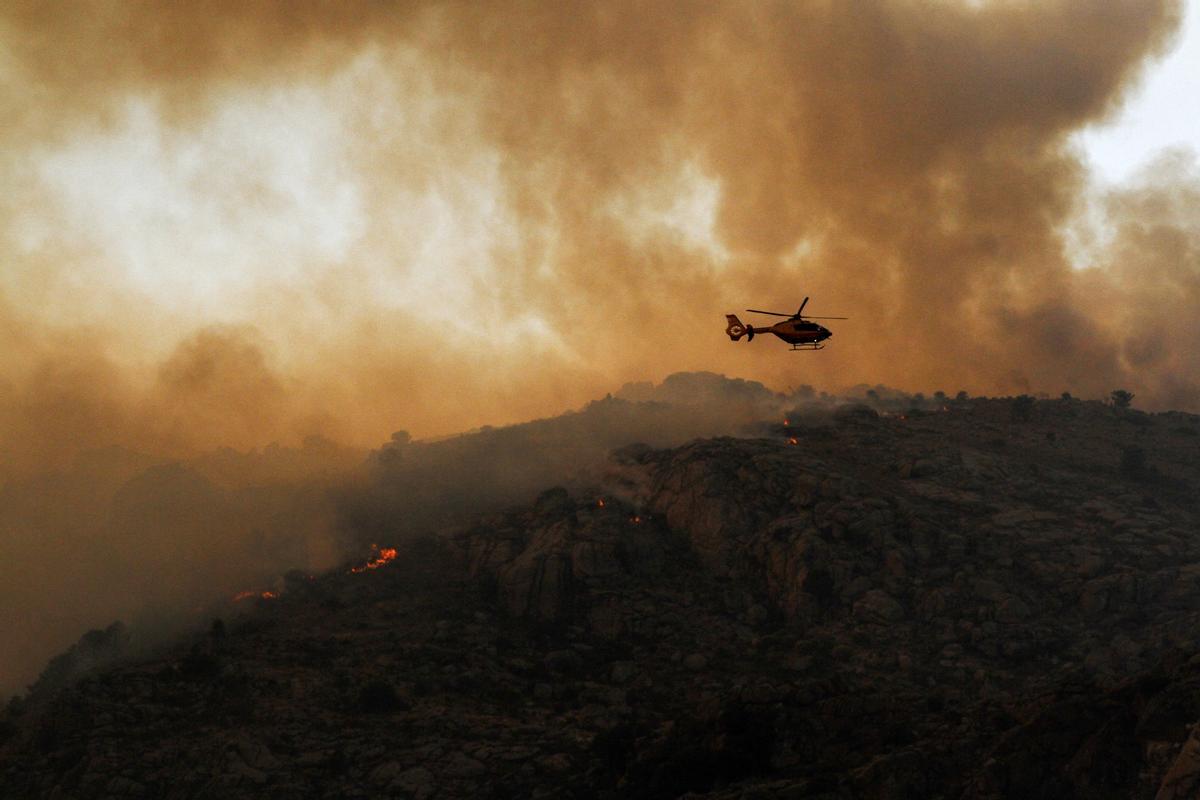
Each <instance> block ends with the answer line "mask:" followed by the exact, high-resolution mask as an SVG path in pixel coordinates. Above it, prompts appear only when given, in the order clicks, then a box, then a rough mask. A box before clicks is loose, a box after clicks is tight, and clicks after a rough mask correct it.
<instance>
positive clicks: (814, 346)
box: [792, 342, 825, 350]
mask: <svg viewBox="0 0 1200 800" xmlns="http://www.w3.org/2000/svg"><path fill="white" fill-rule="evenodd" d="M792 349H793V350H824V349H825V345H823V344H820V343H819V342H805V343H804V344H794V345H792Z"/></svg>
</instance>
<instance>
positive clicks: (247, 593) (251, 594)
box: [233, 589, 279, 603]
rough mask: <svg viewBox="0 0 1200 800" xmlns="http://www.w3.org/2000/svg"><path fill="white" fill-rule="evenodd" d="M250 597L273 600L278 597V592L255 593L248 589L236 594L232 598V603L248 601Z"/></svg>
mask: <svg viewBox="0 0 1200 800" xmlns="http://www.w3.org/2000/svg"><path fill="white" fill-rule="evenodd" d="M251 597H261V598H262V599H263V600H274V599H275V598H276V597H279V592H272V591H265V592H256V591H254V590H253V589H248V590H246V591H244V592H238V593H237V594H235V595H234V596H233V602H235V603H240V602H241V601H243V600H249V599H250V598H251Z"/></svg>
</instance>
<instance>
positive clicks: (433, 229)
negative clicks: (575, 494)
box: [0, 0, 1200, 613]
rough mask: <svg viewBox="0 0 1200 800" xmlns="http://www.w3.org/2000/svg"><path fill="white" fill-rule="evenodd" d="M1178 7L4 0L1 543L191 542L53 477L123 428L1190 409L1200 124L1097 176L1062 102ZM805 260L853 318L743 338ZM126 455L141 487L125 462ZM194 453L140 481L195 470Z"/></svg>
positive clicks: (1092, 87)
mask: <svg viewBox="0 0 1200 800" xmlns="http://www.w3.org/2000/svg"><path fill="white" fill-rule="evenodd" d="M1180 13H1181V12H1180V7H1179V4H1178V3H1177V2H1174V0H1123V1H1122V2H1111V3H1095V2H1091V0H1054V1H1052V2H1041V3H1026V2H1015V1H1014V2H1007V1H1005V0H1001V1H999V2H991V3H974V2H961V3H960V2H951V1H950V0H947V2H938V3H933V4H931V3H929V2H924V1H921V2H917V0H911V1H906V0H895V1H894V2H888V1H887V0H877V1H875V2H868V1H867V0H861V1H859V0H855V1H854V2H836V3H834V2H813V3H783V2H778V3H776V2H759V3H749V4H715V5H714V4H711V3H689V2H679V3H671V4H651V5H646V4H635V3H628V4H625V3H604V4H597V5H593V4H573V3H557V2H555V3H537V2H529V3H520V4H516V5H504V6H498V5H491V4H476V3H454V2H445V3H399V2H398V3H375V2H371V3H367V2H364V3H321V2H313V3H303V4H297V3H274V2H272V3H258V4H244V3H233V2H209V3H202V4H178V3H166V2H151V1H150V0H146V1H145V2H125V3H110V2H103V1H102V0H96V2H92V3H83V4H76V5H75V6H73V7H72V8H71V9H70V10H69V11H66V10H63V9H60V8H57V7H55V6H53V5H44V4H37V3H24V2H16V3H8V4H6V5H5V8H4V10H3V11H0V53H3V54H4V55H3V56H0V114H3V118H4V119H5V125H4V126H3V128H2V129H0V181H2V182H3V185H4V186H5V187H6V191H5V192H4V195H3V196H2V197H0V222H2V223H3V224H2V226H0V264H3V267H0V481H2V482H4V483H3V485H6V486H7V487H8V488H7V489H6V490H5V491H6V492H8V493H9V495H10V497H15V498H20V499H21V502H20V503H18V505H19V506H20V509H21V510H20V511H19V513H17V512H14V513H13V515H12V516H11V519H13V520H16V522H13V523H12V525H13V526H15V527H12V528H10V529H9V532H7V533H6V534H5V536H6V540H5V541H6V542H11V541H15V540H17V541H20V542H22V543H23V544H21V547H27V546H28V547H31V548H32V550H30V552H33V551H36V550H39V548H41V547H42V546H43V545H42V544H39V545H36V546H33V545H28V543H30V542H34V541H39V542H42V543H44V545H45V549H47V550H50V549H53V548H52V547H51V543H53V542H54V541H55V539H54V537H55V536H56V535H58V534H56V533H55V531H59V530H62V529H64V528H65V529H69V530H72V531H76V532H77V535H76V534H72V536H71V537H68V539H69V540H70V541H71V542H75V541H79V540H80V537H83V538H84V539H87V540H88V541H94V542H96V543H97V546H101V547H114V548H116V549H117V550H119V551H120V553H119V554H118V555H115V556H114V558H119V559H126V560H127V561H128V563H137V562H138V559H139V558H141V556H140V555H138V554H139V553H142V552H143V550H144V551H145V552H148V553H153V552H155V551H156V548H159V547H161V546H163V545H161V544H160V543H161V542H169V541H170V536H169V535H167V534H165V533H164V534H160V535H156V534H154V533H151V532H149V529H150V528H154V527H155V526H154V525H153V524H151V523H152V520H148V519H144V518H142V517H141V516H139V514H133V515H132V516H129V517H122V518H120V519H114V520H107V519H105V520H91V519H88V518H89V515H90V514H91V513H92V511H91V509H93V508H94V506H93V505H90V504H89V503H88V502H85V501H84V500H72V499H70V498H72V497H74V496H75V495H74V494H72V491H73V490H68V489H63V488H61V487H60V488H56V486H57V484H55V483H54V481H55V480H60V481H62V482H64V485H67V486H77V485H82V484H78V483H77V482H76V481H75V477H73V476H76V475H77V473H78V471H79V470H81V469H85V468H86V467H85V466H81V465H82V464H84V462H86V461H87V458H84V457H83V456H82V455H81V454H83V453H87V452H91V451H94V450H96V449H98V448H110V452H112V453H126V452H128V453H137V454H140V455H138V458H139V459H141V458H143V457H144V458H148V459H151V460H152V461H153V462H154V463H162V464H164V465H165V464H167V463H171V462H177V461H182V462H183V463H184V464H185V465H189V464H192V463H193V462H194V461H195V460H196V459H200V458H201V457H202V455H203V454H205V453H208V452H210V451H211V450H212V449H213V448H218V447H223V446H233V447H237V448H241V449H242V450H245V449H247V448H254V447H259V448H261V447H264V446H266V445H268V444H269V443H270V442H275V441H277V442H281V443H282V444H283V447H284V448H285V449H284V451H280V452H286V453H290V454H292V455H295V457H296V458H302V456H300V455H296V454H299V453H302V452H305V451H307V450H311V449H312V448H313V447H317V443H319V442H320V441H321V439H319V438H313V437H325V438H326V439H328V440H332V441H336V442H345V443H347V444H348V445H349V446H351V447H358V448H363V449H365V448H370V447H374V446H376V445H377V444H378V443H379V442H380V441H384V440H386V438H387V437H388V435H389V434H390V433H391V432H392V431H394V430H396V429H399V428H403V429H406V430H409V431H411V432H413V434H415V435H417V436H429V435H436V434H444V433H450V432H453V431H459V430H464V429H469V428H473V427H477V426H480V425H484V424H494V425H500V424H505V423H509V422H515V421H519V420H526V419H531V418H535V417H539V416H546V415H549V414H553V413H558V412H559V411H561V410H562V409H563V408H571V407H579V406H581V405H582V404H583V403H585V402H586V401H588V400H590V399H592V398H594V397H598V396H601V395H603V394H604V393H605V392H606V391H608V390H609V389H610V388H611V387H613V386H619V385H621V384H622V383H624V382H626V381H644V380H658V379H660V378H661V377H662V376H663V375H666V374H668V373H671V372H676V371H680V370H713V371H717V372H725V373H728V374H735V375H743V376H747V377H749V378H753V379H756V380H759V381H762V382H764V383H766V384H767V385H770V386H775V387H781V388H786V387H790V386H795V385H798V384H801V383H807V384H815V385H819V386H825V387H829V388H836V387H841V386H849V385H852V384H856V383H867V384H876V383H885V384H888V385H892V386H897V387H899V388H902V389H909V390H923V391H930V390H931V389H934V388H941V389H944V390H946V391H950V392H953V391H956V390H958V389H968V390H969V391H971V392H976V393H977V392H983V393H995V392H1000V393H1008V392H1014V391H1048V392H1058V391H1063V390H1069V391H1071V392H1073V393H1075V394H1078V395H1082V396H1098V395H1102V394H1106V393H1107V392H1108V391H1110V390H1111V389H1113V388H1115V387H1117V386H1121V387H1125V388H1127V389H1129V390H1131V391H1133V392H1135V393H1136V395H1137V397H1138V401H1139V404H1140V405H1143V406H1145V407H1150V408H1153V407H1166V406H1170V407H1176V408H1182V409H1192V410H1194V409H1196V408H1197V407H1198V406H1200V395H1198V394H1197V392H1198V391H1200V386H1197V384H1196V382H1195V379H1194V378H1193V377H1192V376H1194V375H1195V374H1197V371H1198V370H1197V368H1198V367H1200V325H1198V324H1197V322H1196V320H1197V319H1200V314H1198V313H1197V312H1198V311H1200V296H1198V291H1200V290H1198V289H1197V286H1198V285H1200V284H1198V281H1197V275H1198V274H1200V229H1198V224H1197V222H1196V220H1198V219H1200V215H1198V214H1197V211H1200V170H1198V169H1197V166H1196V162H1195V157H1194V155H1191V154H1187V153H1175V154H1168V155H1166V156H1164V157H1163V160H1162V161H1160V162H1159V163H1158V164H1157V165H1155V166H1152V167H1150V168H1149V169H1147V171H1146V172H1144V173H1143V174H1142V175H1141V176H1140V177H1139V178H1138V179H1137V180H1136V181H1135V182H1134V183H1133V184H1131V185H1129V186H1125V187H1120V188H1117V189H1115V190H1111V191H1100V190H1098V189H1096V188H1095V187H1094V186H1093V185H1092V183H1091V181H1090V179H1089V175H1088V172H1087V169H1086V165H1085V164H1084V163H1083V162H1082V161H1081V156H1080V154H1079V153H1078V152H1077V151H1076V150H1075V149H1074V148H1073V147H1072V145H1071V138H1070V137H1071V135H1072V134H1073V133H1074V132H1075V131H1077V130H1078V129H1079V128H1081V127H1082V126H1084V125H1087V124H1089V123H1093V122H1096V121H1098V120H1101V119H1103V118H1104V117H1105V116H1106V115H1107V114H1110V113H1112V112H1113V111H1114V110H1115V109H1117V108H1118V107H1119V106H1120V104H1121V102H1122V100H1123V98H1124V96H1125V94H1126V92H1127V91H1128V90H1129V89H1130V87H1131V86H1133V85H1135V83H1136V81H1137V79H1138V77H1139V75H1140V74H1141V72H1142V70H1143V69H1144V68H1145V67H1146V65H1147V64H1148V63H1149V61H1150V59H1152V58H1153V57H1154V56H1156V55H1157V54H1160V53H1162V52H1163V51H1164V49H1165V48H1166V47H1167V46H1168V45H1169V44H1170V41H1171V37H1172V35H1173V34H1174V32H1175V31H1176V29H1177V27H1178V25H1179V18H1180ZM804 295H811V296H812V297H813V301H812V303H811V304H810V306H809V309H808V310H809V311H811V313H814V314H843V315H847V316H850V317H851V319H850V320H849V321H847V322H844V323H840V324H838V325H837V326H836V327H835V329H834V330H835V336H834V338H833V340H832V342H831V344H832V346H831V348H830V349H828V350H826V351H825V352H823V353H821V354H807V355H806V356H805V357H803V358H799V357H797V356H795V355H793V354H789V353H786V352H785V351H783V350H782V346H779V347H772V346H771V344H772V343H771V342H770V341H756V342H754V344H753V345H746V344H745V343H739V344H736V345H735V344H732V343H730V342H729V341H728V340H727V339H726V338H725V337H724V335H723V334H722V331H723V329H724V322H723V314H725V313H728V312H732V311H737V310H739V309H741V308H745V307H747V306H753V307H758V308H763V307H767V308H772V307H778V308H777V309H776V310H790V309H793V308H795V307H796V305H798V303H799V301H800V299H801V298H802V297H803V296H804ZM810 356H811V357H810ZM306 440H307V441H308V442H309V444H308V445H305V444H303V443H304V442H305V441H306ZM112 448H116V449H112ZM335 449H336V448H335ZM339 452H340V451H339ZM347 452H353V451H347ZM289 457H290V456H289ZM123 458H124V456H121V457H119V458H117V459H116V461H117V462H121V460H122V459H123ZM334 460H335V461H338V463H345V462H347V461H353V459H351V458H349V457H347V458H345V459H341V457H340V456H339V457H338V458H336V459H334ZM145 466H146V465H143V464H141V462H139V467H138V469H139V471H140V470H142V469H144V468H145ZM95 469H98V470H99V471H100V473H102V474H103V475H104V476H110V473H111V476H110V477H103V479H102V480H101V479H99V478H97V479H96V480H101V482H102V483H105V485H110V484H111V486H112V487H116V486H118V485H123V480H124V479H127V478H128V477H130V475H129V474H127V473H128V469H131V468H127V467H122V466H120V465H119V464H118V463H113V464H108V463H107V462H106V464H105V466H103V468H100V467H95ZM163 469H167V470H168V471H167V472H164V473H162V474H161V475H159V476H158V478H156V479H155V480H162V481H164V482H165V483H164V484H163V485H161V486H160V485H159V484H158V483H155V482H153V481H152V482H151V484H150V488H146V489H145V491H146V495H145V498H144V499H145V501H146V502H147V503H149V502H150V498H152V497H153V496H155V495H157V494H163V495H164V496H166V495H169V494H170V492H171V491H173V490H172V489H170V487H169V486H168V484H169V485H170V486H183V485H185V484H188V481H189V480H191V478H190V477H188V474H176V473H172V472H170V471H169V468H168V467H166V466H164V467H163ZM183 469H185V472H186V470H188V469H194V467H190V466H185V467H184V468H183ZM48 471H49V472H54V471H57V472H56V473H55V474H56V475H57V477H56V478H52V479H51V478H46V477H45V476H46V474H47V472H48ZM306 474H307V473H306ZM201 475H202V477H204V480H206V481H214V480H216V479H215V478H214V477H211V476H208V475H206V474H205V473H201ZM119 478H120V479H119ZM88 480H89V481H92V480H93V479H92V478H89V479H88ZM288 480H289V481H290V483H289V484H288V485H289V486H292V487H293V488H294V487H296V486H299V485H301V484H302V483H303V480H301V479H300V478H297V477H296V476H294V475H293V476H291V477H290V478H289V479H288ZM304 480H307V478H304ZM46 481H49V482H48V483H47V482H46ZM85 483H86V482H85ZM218 483H219V482H218ZM250 483H252V482H247V481H242V480H241V479H240V478H239V479H238V480H232V479H231V480H229V481H228V482H227V483H226V484H225V486H226V488H225V489H222V490H221V491H224V492H232V494H231V495H228V496H226V495H222V497H224V498H225V499H224V500H220V499H217V500H213V499H212V498H210V499H209V500H206V501H204V502H205V504H206V505H212V506H215V507H221V508H227V512H222V513H227V514H228V516H227V518H226V520H227V522H223V523H221V524H220V525H216V526H215V527H214V528H213V529H212V530H213V531H217V530H218V529H219V533H217V532H213V533H212V534H211V535H212V536H215V537H218V538H219V537H220V536H228V537H230V538H229V539H228V542H229V543H230V547H233V544H232V543H233V542H235V541H236V542H242V541H244V538H243V537H244V535H245V536H249V535H251V534H250V533H247V531H248V530H249V528H248V527H247V526H250V527H253V526H252V525H250V523H249V521H248V520H249V519H250V518H252V517H254V514H255V513H257V512H253V511H251V510H248V507H247V506H244V505H238V503H239V502H241V500H239V499H236V498H241V497H242V495H239V494H238V493H237V490H236V489H235V488H233V487H238V486H246V485H249V484H250ZM88 485H89V486H90V485H91V484H90V483H88ZM188 485H190V484H188ZM192 488H195V489H197V490H199V485H198V484H197V485H195V486H193V487H192ZM114 490H115V488H114ZM88 491H91V490H90V489H89V490H88ZM180 491H181V492H183V490H182V489H180ZM289 491H290V490H289ZM296 491H299V490H296ZM183 493H184V494H186V495H188V496H190V494H189V493H188V492H183ZM301 494H302V495H303V493H301ZM231 498H234V499H231ZM293 499H296V498H293ZM210 501H211V502H210ZM14 502H15V501H14ZM257 502H258V501H257V500H256V501H255V503H257ZM279 502H280V503H282V502H283V501H279ZM297 502H306V501H302V500H300V499H297ZM227 503H231V504H232V505H226V504H227ZM285 505H286V504H285ZM135 506H137V507H139V508H141V507H142V506H141V505H139V504H135ZM255 507H256V508H257V506H255ZM263 507H264V508H266V507H274V506H271V503H267V505H266V506H263ZM71 508H74V509H76V510H77V512H78V513H76V514H74V515H73V516H72V515H70V514H67V513H66V512H65V511H63V512H62V513H61V514H60V513H59V512H58V511H55V509H71ZM264 513H265V512H264ZM289 513H290V512H289ZM64 515H65V516H68V517H71V518H70V519H64V518H63V516H64ZM165 516H170V515H165ZM316 516H317V517H318V518H319V517H320V515H319V514H318V515H316ZM184 517H185V518H186V515H184ZM81 520H86V521H82V522H81ZM122 520H124V521H123V522H122ZM238 520H240V521H238ZM181 524H185V523H181ZM186 524H190V523H186ZM208 524H209V523H207V522H206V523H204V525H208ZM112 526H117V527H118V528H121V529H122V530H125V531H126V533H124V534H119V533H115V532H114V530H115V529H114V528H113V527H112ZM122 526H124V527H123V528H122ZM170 528H171V525H165V527H164V528H163V530H166V531H169V530H170ZM201 529H203V530H204V531H206V532H205V533H204V534H203V535H199V536H197V537H196V541H204V540H205V537H206V536H209V535H210V534H209V532H208V531H209V528H207V527H204V526H200V527H197V528H196V530H201ZM12 531H20V532H21V533H20V535H18V534H16V533H13V532H12ZM30 531H38V532H39V533H38V534H37V536H33V535H31V534H30V533H29V532H30ZM84 532H86V534H85V533H84ZM122 536H124V537H125V538H121V537H122ZM37 537H42V538H41V539H38V538H37ZM140 537H145V538H144V539H143V538H140ZM111 542H123V544H121V545H120V546H118V545H115V544H111ZM5 546H12V545H5ZM237 546H239V547H240V546H241V545H237ZM197 548H198V549H197V551H196V553H195V557H196V558H204V557H207V556H208V555H210V554H211V553H214V552H218V551H220V552H222V553H225V552H227V551H226V550H222V549H221V548H219V547H215V546H214V549H212V550H206V549H205V548H204V547H201V546H200V545H197ZM234 549H236V548H234ZM301 549H303V548H301ZM228 552H232V551H228ZM27 560H28V554H27V556H26V561H27ZM318 560H319V559H318ZM26 561H22V562H21V563H26ZM8 563H16V562H12V561H9V562H8ZM148 563H153V559H151V561H150V562H148ZM180 579H181V580H182V578H180ZM30 580H31V582H30V585H29V587H27V588H28V589H29V590H30V591H33V590H34V588H35V585H36V581H34V580H33V579H30ZM79 591H80V592H81V595H80V596H82V592H83V589H80V590H79ZM97 591H100V588H99V587H98V588H97ZM6 600H7V598H6ZM4 607H5V608H6V609H14V608H19V607H20V606H19V604H17V605H13V604H10V603H8V602H6V603H5V604H4ZM11 613H19V612H17V611H13V612H11Z"/></svg>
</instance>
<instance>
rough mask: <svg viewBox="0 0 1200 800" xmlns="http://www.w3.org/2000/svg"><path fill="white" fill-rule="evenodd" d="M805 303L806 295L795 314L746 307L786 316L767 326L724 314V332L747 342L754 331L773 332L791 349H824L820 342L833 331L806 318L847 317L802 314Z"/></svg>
mask: <svg viewBox="0 0 1200 800" xmlns="http://www.w3.org/2000/svg"><path fill="white" fill-rule="evenodd" d="M806 305H808V298H807V297H806V298H804V302H803V303H801V304H800V308H798V309H796V313H795V314H782V313H780V312H778V311H759V310H758V309H754V308H747V309H746V311H748V312H749V313H751V314H769V315H771V316H773V317H787V319H786V320H784V321H783V322H776V323H775V324H774V325H771V326H770V327H767V328H756V327H754V326H753V325H744V324H742V321H741V320H740V319H738V318H737V317H736V316H735V315H733V314H726V315H725V319H726V321H728V322H729V325H728V327H726V328H725V333H727V334H729V338H730V339H732V340H733V341H735V342H736V341H737V340H738V339H741V338H742V337H743V336H745V337H746V341H747V342H750V341H753V340H754V334H756V333H773V334H775V335H776V336H778V337H779V338H780V339H783V340H784V341H785V342H787V343H788V344H790V345H791V346H792V349H793V350H824V349H825V345H823V344H821V342H823V341H825V340H826V339H828V338H829V337H830V336H833V333H832V332H830V330H829V329H828V328H826V327H825V326H824V325H818V324H817V323H815V322H809V321H808V320H810V319H849V317H806V316H804V307H805V306H806Z"/></svg>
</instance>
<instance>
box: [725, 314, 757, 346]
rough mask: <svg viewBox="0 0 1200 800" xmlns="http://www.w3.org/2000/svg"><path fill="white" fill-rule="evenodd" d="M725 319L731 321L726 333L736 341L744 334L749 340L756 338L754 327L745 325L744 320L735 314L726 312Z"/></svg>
mask: <svg viewBox="0 0 1200 800" xmlns="http://www.w3.org/2000/svg"><path fill="white" fill-rule="evenodd" d="M725 321H726V322H728V323H729V325H727V326H726V327H725V333H726V334H727V335H728V336H729V338H730V339H731V340H733V341H735V342H736V341H737V340H738V339H741V338H742V337H743V336H745V337H746V341H747V342H749V341H752V340H753V339H754V328H752V327H749V326H747V325H743V324H742V321H741V320H740V319H738V318H737V317H736V316H734V315H733V314H726V315H725Z"/></svg>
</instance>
